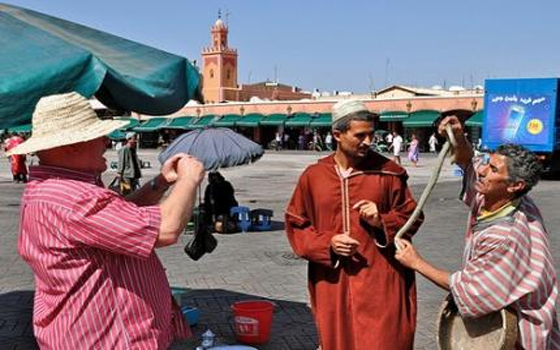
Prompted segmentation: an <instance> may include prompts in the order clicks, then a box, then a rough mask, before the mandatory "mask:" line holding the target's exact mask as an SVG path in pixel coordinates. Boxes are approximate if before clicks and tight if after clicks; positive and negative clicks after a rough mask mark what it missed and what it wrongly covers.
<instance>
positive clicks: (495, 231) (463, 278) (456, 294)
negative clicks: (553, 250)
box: [450, 225, 531, 317]
mask: <svg viewBox="0 0 560 350" xmlns="http://www.w3.org/2000/svg"><path fill="white" fill-rule="evenodd" d="M510 232H511V229H508V228H504V227H500V226H498V225H497V226H496V227H493V228H489V229H488V230H487V231H486V232H484V236H485V237H484V239H481V241H480V242H478V243H477V248H476V249H475V251H476V255H475V256H473V257H471V259H470V260H469V261H467V262H466V263H465V266H464V268H463V269H462V270H460V271H458V272H455V273H453V274H452V275H451V277H450V288H451V293H452V294H453V299H454V300H455V303H456V304H457V307H458V308H459V311H460V312H461V314H462V315H463V316H465V317H480V316H482V315H486V314H488V313H490V312H493V311H497V310H500V309H502V308H504V307H506V306H508V305H510V304H512V303H513V302H515V301H516V300H519V299H520V298H521V297H522V296H523V295H525V294H527V293H530V292H531V291H530V290H525V289H526V286H523V287H521V286H520V283H521V281H523V280H524V279H526V278H528V275H530V268H529V263H530V262H529V260H530V255H529V254H530V252H529V251H528V249H527V248H526V247H525V246H524V245H523V244H522V242H521V241H519V240H517V239H516V238H515V237H514V236H512V235H513V233H510Z"/></svg>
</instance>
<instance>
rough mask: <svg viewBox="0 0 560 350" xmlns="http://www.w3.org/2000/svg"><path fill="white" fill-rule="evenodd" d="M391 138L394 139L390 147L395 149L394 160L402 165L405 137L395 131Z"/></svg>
mask: <svg viewBox="0 0 560 350" xmlns="http://www.w3.org/2000/svg"><path fill="white" fill-rule="evenodd" d="M391 140H392V142H391V146H389V147H390V148H392V149H393V161H394V162H395V163H397V164H399V165H400V164H401V150H402V144H403V138H402V137H401V135H399V134H397V132H395V131H393V135H392V136H391Z"/></svg>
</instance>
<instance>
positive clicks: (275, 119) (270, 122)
mask: <svg viewBox="0 0 560 350" xmlns="http://www.w3.org/2000/svg"><path fill="white" fill-rule="evenodd" d="M286 119H288V116H287V115H286V114H271V115H269V116H266V117H265V118H263V119H262V120H261V121H260V123H261V125H263V126H282V125H284V122H285V121H286Z"/></svg>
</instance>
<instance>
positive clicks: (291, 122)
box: [284, 113, 312, 127]
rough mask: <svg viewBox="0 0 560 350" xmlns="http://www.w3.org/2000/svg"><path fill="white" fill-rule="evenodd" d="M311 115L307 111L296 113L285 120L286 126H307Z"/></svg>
mask: <svg viewBox="0 0 560 350" xmlns="http://www.w3.org/2000/svg"><path fill="white" fill-rule="evenodd" d="M311 119H312V117H311V115H309V114H308V113H296V114H295V115H294V116H293V117H292V118H290V119H288V120H286V123H285V124H284V125H286V126H295V127H297V126H309V123H311Z"/></svg>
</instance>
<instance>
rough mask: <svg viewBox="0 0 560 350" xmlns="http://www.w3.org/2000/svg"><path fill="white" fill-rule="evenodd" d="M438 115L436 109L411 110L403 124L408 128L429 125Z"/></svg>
mask: <svg viewBox="0 0 560 350" xmlns="http://www.w3.org/2000/svg"><path fill="white" fill-rule="evenodd" d="M439 116H440V114H439V112H438V111H433V110H428V109H426V110H421V111H416V112H412V113H411V114H410V117H409V118H407V119H405V120H403V125H404V126H406V127H409V128H425V127H431V126H432V125H433V124H434V121H435V120H436V119H437V118H439Z"/></svg>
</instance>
